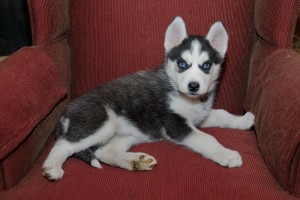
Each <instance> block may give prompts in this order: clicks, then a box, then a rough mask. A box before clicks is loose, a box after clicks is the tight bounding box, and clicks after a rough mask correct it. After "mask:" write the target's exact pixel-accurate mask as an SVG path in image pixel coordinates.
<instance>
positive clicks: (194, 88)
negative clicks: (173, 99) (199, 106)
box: [188, 81, 200, 92]
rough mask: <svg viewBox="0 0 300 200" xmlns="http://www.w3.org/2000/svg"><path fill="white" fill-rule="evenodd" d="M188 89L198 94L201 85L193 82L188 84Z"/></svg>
mask: <svg viewBox="0 0 300 200" xmlns="http://www.w3.org/2000/svg"><path fill="white" fill-rule="evenodd" d="M188 88H189V91H190V92H197V91H198V90H199V88H200V85H199V83H198V82H195V81H192V82H190V83H189V84H188Z"/></svg>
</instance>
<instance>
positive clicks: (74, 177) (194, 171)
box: [0, 128, 295, 200]
mask: <svg viewBox="0 0 300 200" xmlns="http://www.w3.org/2000/svg"><path fill="white" fill-rule="evenodd" d="M203 130H204V131H206V132H208V133H210V134H211V135H213V136H215V137H216V138H217V139H218V140H219V141H220V142H221V143H222V144H224V145H225V146H227V147H229V148H232V149H236V150H238V151H239V152H240V153H241V155H242V157H243V159H244V165H243V167H241V168H233V169H228V168H223V167H220V166H219V165H217V164H215V163H213V162H211V161H209V160H207V159H205V158H203V157H201V156H200V155H199V154H197V153H194V152H192V151H190V150H188V149H185V148H183V147H181V146H177V145H174V144H171V143H168V142H156V143H150V144H142V145H138V146H135V147H133V149H132V151H135V152H146V153H149V154H151V155H153V156H154V157H155V158H156V159H157V161H158V165H157V166H156V167H155V168H154V170H153V171H148V172H129V171H126V170H123V169H119V168H115V167H111V166H108V165H103V169H102V170H99V169H95V168H93V167H90V166H88V165H87V164H85V163H84V162H82V161H80V160H77V159H74V158H70V159H68V160H67V161H66V163H65V165H64V169H65V175H64V177H63V179H62V180H60V181H58V182H49V181H47V180H46V179H44V178H43V177H42V176H41V165H42V162H43V161H44V159H45V156H46V155H47V153H48V152H49V150H50V148H49V147H52V145H53V143H52V142H51V143H50V145H49V146H48V148H47V149H46V150H45V151H44V153H43V155H42V156H41V159H40V160H39V162H38V164H37V165H36V166H35V167H34V169H33V170H32V171H31V172H30V173H29V174H28V175H27V177H26V178H25V179H23V181H22V182H21V183H20V184H19V185H18V186H16V187H14V188H12V189H11V190H8V191H4V192H2V193H0V198H1V199H6V200H10V199H14V200H16V199H22V200H27V199H32V200H34V199H66V200H67V199H110V200H111V199H123V200H126V199H172V200H173V199H207V200H210V199H237V200H240V199H247V200H248V199H249V200H252V199H253V200H257V199H266V200H269V199H272V200H278V199H295V198H293V197H292V196H291V195H288V194H287V193H285V192H284V191H283V190H282V188H281V187H280V186H279V184H278V183H277V182H276V180H275V179H274V178H273V176H272V174H271V173H270V172H269V170H268V168H267V167H266V165H265V162H264V159H263V157H262V156H261V153H260V151H259V149H258V147H257V145H256V144H257V141H256V137H255V134H254V133H253V132H251V131H239V130H230V129H220V128H209V129H203Z"/></svg>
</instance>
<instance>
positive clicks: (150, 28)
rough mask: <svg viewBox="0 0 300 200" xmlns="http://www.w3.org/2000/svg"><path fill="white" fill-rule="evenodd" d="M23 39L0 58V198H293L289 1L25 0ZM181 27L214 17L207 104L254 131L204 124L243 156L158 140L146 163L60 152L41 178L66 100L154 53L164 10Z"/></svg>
mask: <svg viewBox="0 0 300 200" xmlns="http://www.w3.org/2000/svg"><path fill="white" fill-rule="evenodd" d="M28 6H29V13H30V21H31V30H32V38H33V45H32V46H30V47H26V48H22V49H20V50H19V51H17V52H16V53H14V54H13V55H11V56H10V57H9V58H7V59H6V60H5V61H4V62H2V63H0V199H92V198H94V199H137V198H139V199H293V198H295V197H294V196H298V197H300V165H299V158H300V146H299V144H300V55H298V54H296V53H295V52H293V51H292V50H291V43H292V34H293V31H294V27H295V22H296V16H297V13H298V11H299V9H300V2H299V0H286V1H282V0H255V1H253V0H241V1H237V0H228V1H222V0H209V1H204V0H202V1H199V0H195V1H180V0H161V1H154V0H133V1H127V0H126V1H117V0H103V1H98V0H89V1H86V0H76V1H68V0H59V1H57V0H28ZM176 15H180V16H182V17H183V18H184V20H185V22H186V25H187V29H188V31H189V33H191V34H205V33H206V32H207V31H208V28H209V27H210V25H211V24H212V23H213V22H215V21H216V20H222V21H223V23H224V24H225V26H226V28H227V30H228V33H229V49H228V52H227V55H226V61H225V63H224V64H223V73H222V77H221V80H220V85H219V87H218V94H217V99H216V102H215V105H214V107H215V108H224V109H226V110H228V111H230V112H232V113H235V114H243V113H244V112H245V111H251V112H253V113H254V114H255V115H256V120H255V131H254V130H251V131H240V130H231V129H220V128H207V129H206V130H205V131H206V132H208V133H210V134H212V135H213V136H215V137H216V138H217V139H218V140H219V141H220V142H221V143H222V144H224V145H225V146H227V147H229V148H231V149H235V150H238V151H239V152H240V153H241V155H242V157H243V161H244V164H243V166H242V167H241V168H234V169H227V168H222V167H220V166H219V165H217V164H215V163H213V162H211V161H209V160H207V159H205V158H203V157H201V156H200V155H198V154H196V153H194V152H192V151H190V150H188V149H185V148H182V147H179V146H175V145H173V144H170V143H167V142H156V143H150V144H142V145H138V146H135V147H133V149H132V151H143V152H146V153H149V154H151V155H153V156H154V157H155V158H156V159H157V161H158V165H157V166H156V167H155V169H154V170H153V171H149V172H128V171H126V170H122V169H118V168H114V167H111V166H108V165H104V169H102V170H99V169H95V168H92V167H90V166H89V165H87V164H85V163H84V162H82V161H80V160H77V159H75V158H70V159H68V160H67V161H66V163H65V165H64V169H65V175H64V178H63V179H62V180H60V181H57V182H49V181H47V180H46V179H45V178H43V177H42V175H41V165H42V162H43V161H44V159H45V157H46V155H47V153H48V152H49V150H50V148H51V147H52V145H53V141H54V137H53V136H51V135H54V134H53V133H54V128H55V125H56V122H57V120H58V118H59V116H60V114H61V113H62V112H63V110H64V108H65V106H66V105H67V104H68V102H69V101H70V99H72V98H74V97H77V96H79V95H81V94H83V93H84V92H86V91H87V90H88V89H91V88H92V87H94V86H95V85H98V84H102V83H105V82H107V81H109V80H112V79H114V78H117V77H119V76H122V75H125V74H128V73H133V72H135V71H137V70H141V69H147V68H152V67H155V66H157V65H159V64H160V63H162V62H163V59H164V49H163V40H164V32H165V30H166V28H167V25H168V24H169V22H170V21H171V20H172V19H173V17H174V16H176Z"/></svg>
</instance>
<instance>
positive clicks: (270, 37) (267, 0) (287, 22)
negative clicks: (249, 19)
mask: <svg viewBox="0 0 300 200" xmlns="http://www.w3.org/2000/svg"><path fill="white" fill-rule="evenodd" d="M255 11H256V12H255V29H256V33H257V35H258V36H259V37H261V38H263V39H264V40H265V41H266V42H268V43H269V44H270V45H273V46H276V47H279V48H288V49H291V48H292V39H293V37H292V34H293V33H294V28H295V24H296V18H297V16H298V13H299V11H300V1H299V0H285V1H282V0H275V1H274V0H256V2H255Z"/></svg>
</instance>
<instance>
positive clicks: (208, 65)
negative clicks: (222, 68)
mask: <svg viewBox="0 0 300 200" xmlns="http://www.w3.org/2000/svg"><path fill="white" fill-rule="evenodd" d="M211 66H212V62H211V61H209V60H208V61H205V62H204V63H203V64H202V66H201V69H202V70H203V71H205V72H208V71H209V70H210V68H211Z"/></svg>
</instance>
